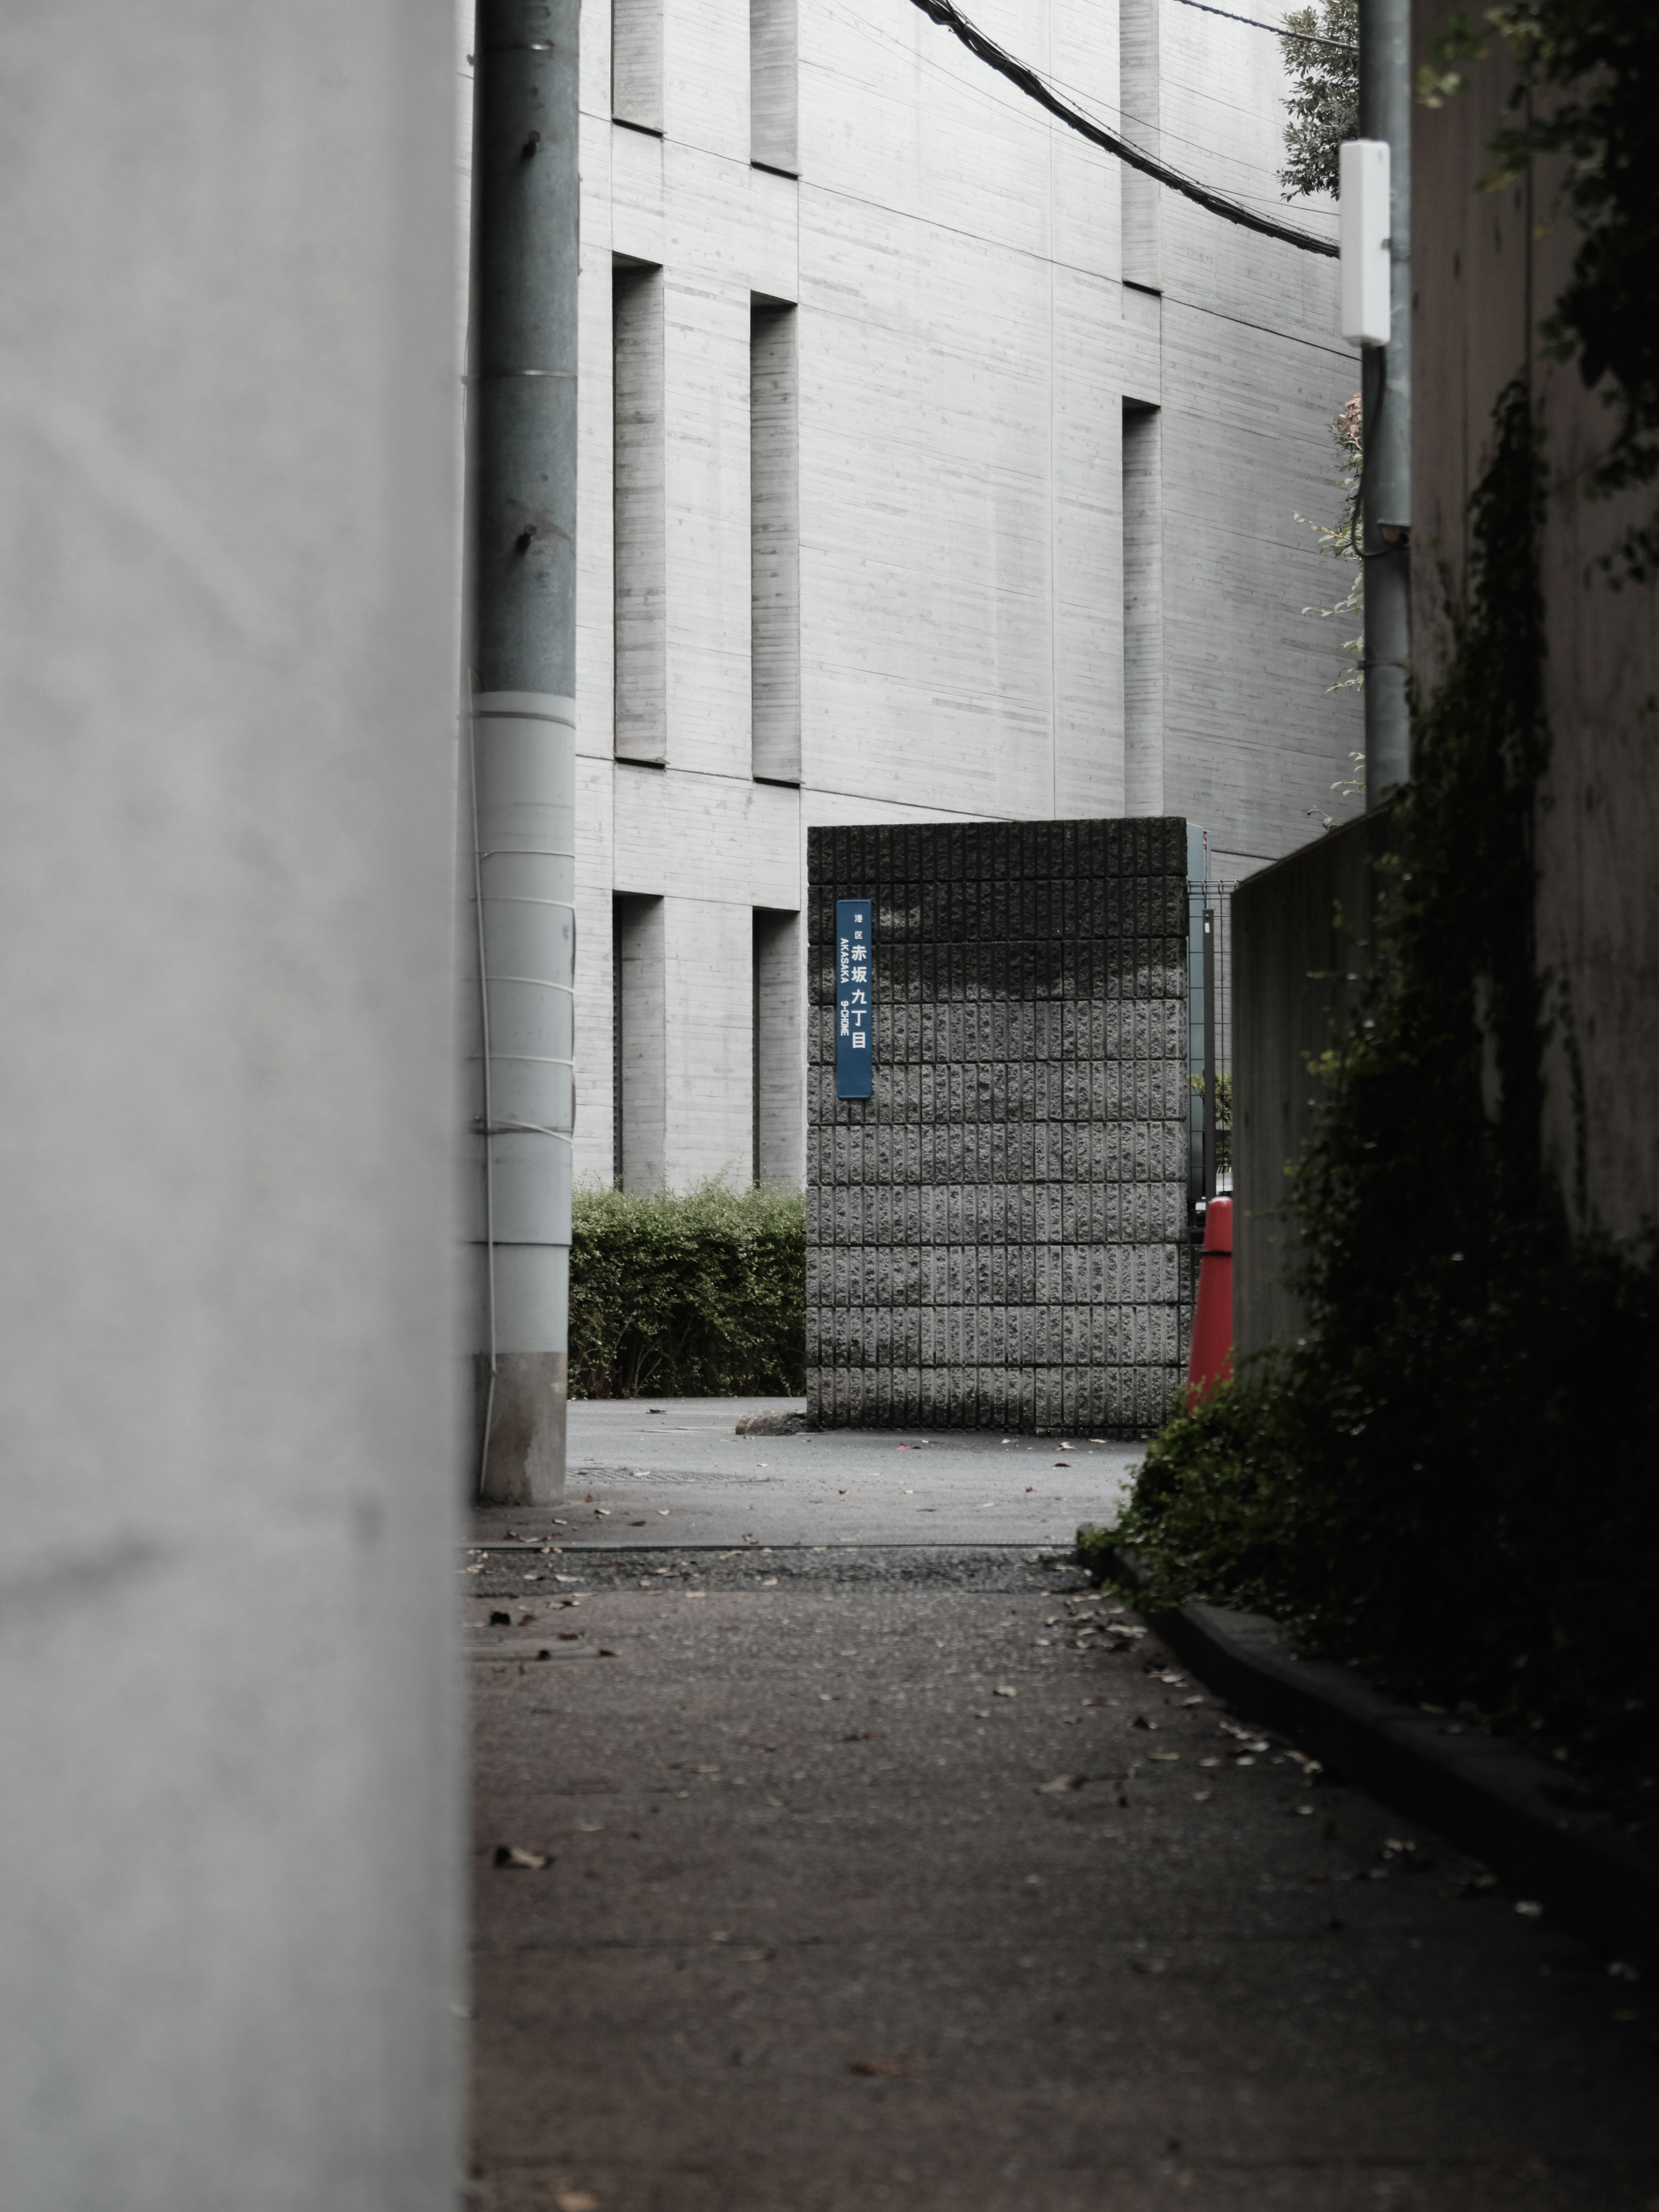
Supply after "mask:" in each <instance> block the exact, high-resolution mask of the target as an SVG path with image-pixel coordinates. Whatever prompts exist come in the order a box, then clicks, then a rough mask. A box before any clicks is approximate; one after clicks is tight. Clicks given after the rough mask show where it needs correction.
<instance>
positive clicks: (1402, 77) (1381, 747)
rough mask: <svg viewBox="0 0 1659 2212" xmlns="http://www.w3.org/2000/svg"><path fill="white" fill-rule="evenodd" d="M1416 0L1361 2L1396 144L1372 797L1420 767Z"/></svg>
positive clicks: (1366, 355) (1377, 111) (1381, 354)
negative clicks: (1414, 363) (1414, 671)
mask: <svg viewBox="0 0 1659 2212" xmlns="http://www.w3.org/2000/svg"><path fill="white" fill-rule="evenodd" d="M1411 115H1412V108H1411V0H1359V135H1360V137H1362V138H1381V139H1384V140H1386V141H1387V143H1388V148H1389V274H1390V284H1389V305H1390V313H1389V343H1388V344H1387V345H1386V346H1367V347H1365V348H1364V350H1363V353H1362V356H1361V391H1362V393H1363V395H1364V397H1363V404H1364V439H1365V475H1364V498H1363V501H1362V502H1361V513H1360V522H1361V526H1362V528H1361V533H1360V539H1359V543H1360V546H1361V549H1362V550H1363V551H1364V553H1365V554H1366V555H1367V556H1368V557H1367V559H1366V562H1365V659H1364V669H1365V803H1366V805H1368V806H1375V805H1376V804H1377V802H1378V801H1379V800H1380V799H1386V798H1387V797H1388V795H1389V792H1391V791H1393V790H1395V789H1396V788H1397V787H1399V786H1400V785H1401V784H1402V783H1404V782H1405V781H1406V779H1407V776H1408V775H1410V773H1411V724H1410V718H1409V715H1408V714H1407V696H1406V682H1407V672H1408V670H1409V666H1410V661H1411V641H1412V639H1411V519H1412V511H1411V472H1412V380H1411V342H1412V341H1411V332H1412V303H1411V233H1412V166H1411V165H1412V143H1411Z"/></svg>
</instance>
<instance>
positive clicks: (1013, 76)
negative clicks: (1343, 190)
mask: <svg viewBox="0 0 1659 2212" xmlns="http://www.w3.org/2000/svg"><path fill="white" fill-rule="evenodd" d="M914 5H915V6H916V7H918V8H920V9H921V12H922V14H923V15H927V16H928V17H930V18H931V19H932V21H934V22H935V23H937V24H939V27H941V29H943V30H946V31H949V32H950V33H951V35H952V37H953V38H957V39H959V40H961V41H962V43H963V46H966V47H967V49H968V51H969V53H971V54H975V55H977V56H978V58H979V59H980V60H981V61H982V62H984V63H985V64H987V67H989V68H991V69H994V70H997V71H998V73H999V74H1000V75H1001V76H1006V78H1007V80H1008V82H1010V84H1013V85H1017V86H1018V88H1019V89H1020V91H1022V92H1023V93H1024V94H1026V95H1027V97H1028V98H1030V99H1031V100H1036V103H1037V105H1038V106H1040V107H1046V108H1047V109H1048V112H1049V113H1050V114H1051V115H1054V116H1056V117H1058V118H1059V119H1060V122H1062V123H1063V124H1065V125H1066V127H1067V128H1068V129H1069V130H1073V131H1076V132H1077V133H1078V134H1079V137H1084V138H1087V139H1089V140H1090V141H1091V143H1093V144H1095V145H1097V146H1100V147H1103V148H1104V149H1105V151H1106V152H1107V153H1109V154H1115V155H1116V156H1117V158H1118V160H1119V161H1122V162H1124V163H1125V164H1126V165H1127V167H1129V168H1132V169H1139V171H1140V172H1141V173H1142V174H1143V175H1144V176H1148V177H1152V178H1153V179H1155V180H1156V181H1157V182H1158V184H1160V185H1164V186H1165V187H1166V188H1167V189H1168V190H1169V191H1173V192H1179V193H1180V194H1181V196H1182V198H1183V199H1189V200H1191V201H1192V202H1193V203H1194V205H1195V206H1198V207H1201V208H1206V209H1207V210H1209V212H1210V213H1211V214H1212V215H1218V216H1220V217H1221V218H1222V220H1223V221H1224V222H1233V223H1237V224H1238V225H1239V226H1240V228H1243V229H1245V230H1254V231H1255V232H1257V233H1258V234H1260V235H1261V237H1263V238H1276V239H1279V240H1281V241H1282V242H1283V243H1284V244H1285V245H1286V246H1299V247H1300V248H1301V249H1302V251H1303V252H1304V253H1320V254H1323V255H1325V256H1326V258H1328V259H1329V260H1332V261H1334V260H1337V259H1338V258H1340V249H1339V248H1338V247H1337V246H1334V244H1332V243H1331V242H1330V241H1329V240H1326V239H1322V238H1316V237H1315V236H1314V235H1313V234H1312V233H1311V232H1310V231H1305V230H1298V229H1297V228H1295V226H1294V225H1293V224H1291V223H1287V222H1274V221H1273V219H1272V218H1271V217H1270V216H1261V215H1256V214H1255V213H1254V212H1253V211H1252V210H1250V209H1249V208H1247V207H1243V206H1241V205H1240V204H1239V203H1238V202H1237V200H1232V199H1229V198H1228V197H1226V196H1225V193H1222V192H1214V191H1211V190H1210V188H1209V186H1208V185H1200V184H1199V183H1197V182H1196V181H1195V180H1194V179H1193V178H1191V177H1183V176H1182V174H1181V173H1180V171H1179V170H1178V169H1170V168H1167V167H1165V166H1164V163H1163V162H1162V161H1154V160H1153V159H1152V155H1150V154H1143V153H1142V152H1141V151H1140V150H1139V148H1138V147H1135V146H1131V145H1130V144H1128V143H1127V141H1126V140H1124V139H1122V138H1120V137H1117V135H1116V134H1115V132H1114V131H1107V130H1104V129H1103V128H1102V126H1101V125H1099V124H1097V123H1091V121H1090V120H1089V118H1087V116H1085V115H1083V114H1081V113H1079V111H1078V110H1077V109H1076V108H1074V107H1070V106H1067V105H1066V102H1065V101H1064V100H1058V99H1056V98H1055V96H1054V94H1053V93H1052V92H1050V91H1049V89H1048V86H1047V85H1046V84H1044V82H1042V78H1041V77H1040V76H1038V75H1037V74H1036V70H1031V69H1028V68H1027V67H1026V65H1025V64H1024V62H1020V61H1016V60H1015V58H1014V57H1013V56H1012V54H1010V53H1006V52H1004V50H1003V49H1002V48H1001V47H1000V46H998V45H997V43H996V42H995V40H993V39H987V37H986V35H985V33H984V32H983V31H981V29H980V28H979V27H978V26H977V25H976V24H974V23H970V22H969V20H968V18H967V17H966V16H965V15H962V14H961V13H960V12H959V11H958V10H957V9H956V8H955V7H954V6H952V4H951V0H914Z"/></svg>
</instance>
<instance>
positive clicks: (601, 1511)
mask: <svg viewBox="0 0 1659 2212" xmlns="http://www.w3.org/2000/svg"><path fill="white" fill-rule="evenodd" d="M593 1518H594V1519H595V1520H596V1521H608V1520H609V1519H610V1518H611V1508H610V1507H609V1506H608V1505H596V1506H595V1507H594V1508H593Z"/></svg>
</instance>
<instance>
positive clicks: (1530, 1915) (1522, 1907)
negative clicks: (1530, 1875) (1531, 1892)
mask: <svg viewBox="0 0 1659 2212" xmlns="http://www.w3.org/2000/svg"><path fill="white" fill-rule="evenodd" d="M1515 1909H1516V1911H1517V1912H1518V1913H1519V1914H1520V1915H1521V1917H1522V1919H1523V1920H1541V1919H1542V1918H1543V1917H1544V1908H1543V1906H1542V1905H1541V1904H1540V1903H1539V1902H1538V1899H1536V1898H1535V1897H1517V1898H1516V1900H1515Z"/></svg>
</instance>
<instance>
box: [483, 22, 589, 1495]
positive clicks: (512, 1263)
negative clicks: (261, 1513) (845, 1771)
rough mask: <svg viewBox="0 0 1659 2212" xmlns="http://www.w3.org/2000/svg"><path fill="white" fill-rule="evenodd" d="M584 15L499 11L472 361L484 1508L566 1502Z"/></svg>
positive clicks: (489, 80)
mask: <svg viewBox="0 0 1659 2212" xmlns="http://www.w3.org/2000/svg"><path fill="white" fill-rule="evenodd" d="M578 7H579V0H478V9H477V38H476V42H475V48H474V66H475V69H476V72H477V95H476V105H475V108H474V118H475V128H474V143H473V272H472V278H473V290H472V322H471V345H470V377H469V391H470V409H469V424H470V429H471V441H472V443H471V593H472V605H473V611H474V623H475V648H474V654H473V663H472V666H473V685H474V690H473V696H472V701H471V708H472V712H471V769H472V779H471V781H472V798H473V823H474V831H475V838H476V848H475V849H476V860H475V870H474V882H473V889H474V894H475V896H476V898H477V943H478V961H479V1017H480V1019H479V1030H480V1040H481V1050H480V1060H481V1067H480V1080H479V1085H478V1091H477V1105H478V1124H477V1126H478V1128H479V1130H480V1133H481V1135H482V1139H483V1143H482V1154H483V1159H482V1168H483V1195H482V1200H481V1204H480V1215H481V1220H480V1229H481V1239H480V1244H481V1255H482V1258H483V1276H484V1282H483V1297H482V1299H481V1301H480V1304H481V1309H482V1312H483V1327H482V1330H481V1334H482V1337H483V1342H482V1344H481V1346H480V1352H479V1358H478V1370H479V1377H480V1406H479V1425H480V1436H481V1444H480V1457H479V1474H478V1488H479V1492H480V1494H481V1496H483V1497H484V1498H489V1499H491V1500H493V1501H495V1502H497V1503H500V1504H514V1505H518V1504H542V1503H547V1502H551V1501H555V1500H556V1499H558V1498H562V1496H563V1494H564V1478H565V1401H566V1394H567V1383H568V1333H569V1304H570V1182H571V1161H570V1151H571V1138H572V1133H573V1127H574V1105H575V1087H574V1064H573V1063H574V1006H573V992H574V969H575V927H576V914H575V903H574V902H575V896H576V889H575V865H576V864H575V741H576V730H575V699H574V693H575V688H576V684H575V584H576V562H575V544H576V271H577V254H576V225H577V170H576V133H577V82H576V39H577V22H578Z"/></svg>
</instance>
